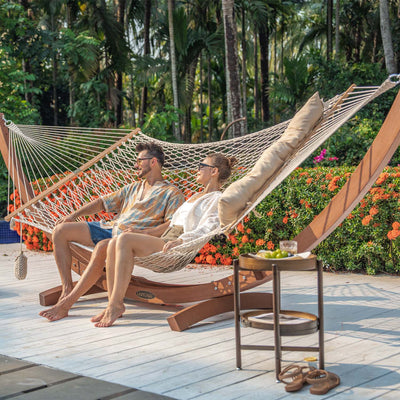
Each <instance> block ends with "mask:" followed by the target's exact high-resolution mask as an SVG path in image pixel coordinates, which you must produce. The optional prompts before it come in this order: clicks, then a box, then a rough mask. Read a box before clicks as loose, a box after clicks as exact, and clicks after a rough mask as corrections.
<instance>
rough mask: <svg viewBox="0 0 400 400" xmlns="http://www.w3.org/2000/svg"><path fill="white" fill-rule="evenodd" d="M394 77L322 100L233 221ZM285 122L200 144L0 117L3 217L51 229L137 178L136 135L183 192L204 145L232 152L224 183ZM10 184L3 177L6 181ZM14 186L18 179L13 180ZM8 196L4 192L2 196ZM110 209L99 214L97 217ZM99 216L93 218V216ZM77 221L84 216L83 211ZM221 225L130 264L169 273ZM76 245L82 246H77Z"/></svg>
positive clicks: (240, 172)
mask: <svg viewBox="0 0 400 400" xmlns="http://www.w3.org/2000/svg"><path fill="white" fill-rule="evenodd" d="M398 82H399V76H398V75H395V76H390V77H389V78H388V79H387V80H385V81H384V82H383V83H382V85H381V86H369V87H358V86H355V85H353V86H351V87H350V88H349V89H348V90H347V91H346V92H345V93H343V94H342V95H338V96H335V97H334V98H332V99H330V100H328V101H326V102H324V114H323V117H322V120H321V121H320V123H319V124H318V125H317V126H316V127H315V128H314V130H313V132H312V134H311V135H309V136H308V139H307V140H306V141H305V142H304V143H302V145H301V146H300V147H299V148H298V149H297V150H296V151H295V152H294V153H293V154H292V155H291V156H290V157H289V158H288V159H287V160H285V162H284V164H283V166H282V167H281V168H280V169H279V171H278V173H276V174H275V175H274V176H272V178H271V179H270V181H269V182H268V185H267V188H266V189H265V190H264V192H263V193H261V195H260V196H259V197H258V199H257V200H256V201H254V202H253V203H251V204H248V206H247V207H246V209H245V210H244V212H243V215H241V216H240V217H239V218H238V219H237V221H236V222H235V223H234V224H232V225H231V226H230V229H233V228H234V227H235V226H236V225H237V224H238V223H239V222H240V220H241V219H242V218H243V217H244V216H245V215H247V214H248V213H249V212H250V211H252V210H254V208H255V207H256V206H257V204H259V203H260V202H261V201H262V199H264V198H265V196H267V195H268V194H269V193H270V192H271V191H272V190H273V189H274V188H275V187H276V186H278V185H279V184H280V183H281V182H282V181H283V180H284V179H285V178H286V177H287V176H288V175H289V174H290V173H291V172H292V171H293V170H294V169H295V168H296V167H298V166H299V165H300V164H301V163H302V162H303V161H304V160H305V159H306V158H308V157H309V156H310V155H311V154H312V153H313V152H314V151H315V150H316V149H318V147H319V146H321V145H322V144H323V142H324V141H326V140H327V139H328V138H329V137H330V136H331V135H332V134H333V133H334V132H335V131H336V130H337V129H338V128H339V127H341V126H342V125H343V124H344V123H345V122H346V121H347V120H348V119H349V118H351V117H352V116H353V115H354V114H355V113H356V112H357V111H358V110H360V109H361V108H362V107H363V106H365V105H366V104H367V103H369V102H370V101H371V100H372V99H374V98H375V97H377V96H379V95H380V94H382V93H384V92H385V91H387V90H389V89H391V88H393V87H394V86H396V85H397V84H398ZM289 122H290V121H286V122H282V123H280V124H278V125H275V126H273V127H270V128H267V129H263V130H261V131H259V132H255V133H251V134H248V135H245V136H242V137H239V138H234V139H230V140H225V141H220V142H212V143H202V144H175V143H167V142H163V141H160V140H157V139H154V138H151V137H149V136H146V135H145V134H143V133H142V132H141V131H140V130H139V129H137V130H135V131H131V130H127V129H102V128H99V129H96V128H77V127H54V126H28V125H16V124H14V123H13V122H11V121H6V124H5V125H6V126H7V127H8V130H9V140H10V143H9V149H12V151H11V150H10V154H9V158H10V163H11V162H12V161H13V160H12V158H13V157H14V158H15V160H18V161H19V163H20V165H21V169H22V171H23V174H25V182H26V186H25V187H16V186H15V185H14V184H12V186H10V188H9V194H14V196H12V197H13V198H14V203H13V206H14V207H11V209H13V208H14V211H12V212H10V213H9V215H8V216H7V217H6V219H8V220H10V219H11V218H13V219H14V220H16V221H18V222H20V223H25V224H28V225H31V226H33V227H37V228H39V229H41V230H43V231H45V232H50V233H51V232H52V230H53V228H54V226H55V223H56V221H57V220H58V219H60V218H61V217H62V216H64V215H68V214H70V213H71V212H72V211H73V210H75V209H77V208H79V207H81V206H82V205H83V204H84V203H87V202H89V201H91V200H93V199H96V198H98V197H99V196H104V195H105V194H107V193H111V192H114V191H116V190H118V189H119V188H121V187H122V186H124V185H126V184H129V183H131V182H133V181H135V180H137V173H136V170H135V169H134V164H135V160H136V157H137V154H136V151H135V146H136V144H137V143H139V142H147V141H153V142H156V143H158V144H160V145H161V146H162V147H163V149H164V152H165V158H166V163H165V166H164V169H163V175H164V178H165V179H166V180H167V181H170V182H172V183H174V184H175V185H176V186H178V187H179V188H180V189H181V190H182V192H183V193H184V194H185V196H186V197H189V196H190V195H191V194H192V193H194V192H197V191H198V190H199V189H200V185H199V184H198V183H197V182H196V180H195V176H196V173H197V167H198V163H199V161H201V160H202V159H203V158H205V157H206V156H207V155H208V154H209V153H210V152H221V153H224V154H226V155H233V156H235V157H236V158H237V159H238V161H239V162H238V168H237V169H236V171H235V172H234V173H233V175H232V177H231V179H230V181H229V182H228V183H227V185H229V183H231V182H233V181H235V180H237V179H239V178H241V177H243V176H244V175H245V174H246V173H247V172H248V171H250V170H251V168H252V167H253V166H254V164H255V163H256V161H257V160H258V159H259V158H260V156H261V154H262V153H263V152H264V151H265V150H266V149H267V148H269V147H270V146H271V145H272V144H273V143H275V142H276V141H277V140H278V139H279V138H280V137H281V135H282V134H283V132H284V131H285V129H286V127H287V126H288V124H289ZM10 173H11V179H12V181H13V182H21V181H22V179H19V178H21V177H20V176H17V175H18V174H19V173H20V174H22V173H21V172H18V169H13V170H12V171H11V172H10ZM10 185H11V184H10ZM17 186H18V185H17ZM23 190H24V191H25V192H30V193H32V194H34V195H35V197H34V198H33V199H32V200H29V201H28V202H26V203H25V204H22V205H21V204H20V203H19V202H20V199H19V198H18V196H16V193H17V192H19V193H21V191H23ZM9 197H10V196H9ZM111 217H112V216H109V215H106V214H105V213H103V214H102V215H101V216H100V218H103V219H109V218H111ZM96 219H99V218H96ZM81 220H84V219H83V218H82V219H81ZM221 233H222V229H221V228H217V229H216V230H214V231H213V232H210V233H209V234H207V235H204V236H203V237H201V238H198V239H196V240H194V241H192V242H189V243H186V244H183V245H181V246H178V247H176V248H174V249H173V250H172V251H170V252H168V253H155V254H152V255H150V256H147V257H143V258H136V259H135V264H137V265H140V266H143V267H146V268H149V269H151V270H153V271H155V272H171V271H176V270H179V269H181V268H183V267H185V266H186V265H187V264H189V263H190V262H191V261H192V260H193V258H194V257H195V256H196V254H197V253H198V251H199V250H200V249H201V248H202V247H203V246H204V245H205V244H206V243H207V242H208V241H209V240H210V239H211V238H212V237H213V236H215V235H216V234H221ZM82 247H84V246H82Z"/></svg>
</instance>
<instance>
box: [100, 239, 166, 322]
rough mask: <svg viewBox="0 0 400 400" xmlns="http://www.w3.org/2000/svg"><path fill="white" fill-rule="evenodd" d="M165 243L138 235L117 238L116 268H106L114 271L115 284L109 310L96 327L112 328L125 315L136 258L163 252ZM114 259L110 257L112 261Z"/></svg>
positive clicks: (111, 266) (110, 266) (108, 266)
mask: <svg viewBox="0 0 400 400" xmlns="http://www.w3.org/2000/svg"><path fill="white" fill-rule="evenodd" d="M163 246H164V241H163V240H162V239H160V238H158V237H154V236H149V235H141V234H137V233H123V234H121V235H120V236H118V237H117V241H116V245H115V266H113V265H108V264H107V267H106V268H110V270H111V271H112V270H115V271H114V284H113V286H112V289H111V290H112V292H111V296H110V300H109V303H108V306H107V308H106V309H105V311H104V313H103V317H102V319H101V320H100V321H99V322H97V323H96V324H95V326H96V327H100V328H103V327H108V326H111V325H112V324H113V323H114V322H115V321H116V319H117V318H118V317H119V316H120V315H121V314H123V313H124V311H125V306H124V297H125V293H126V290H127V289H128V285H129V282H130V280H131V275H132V271H133V267H134V259H135V256H138V257H144V256H147V255H149V254H152V253H155V252H157V251H161V250H162V248H163ZM107 261H110V262H111V261H112V258H111V257H110V260H107Z"/></svg>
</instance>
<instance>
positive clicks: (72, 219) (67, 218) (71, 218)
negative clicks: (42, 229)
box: [56, 215, 76, 226]
mask: <svg viewBox="0 0 400 400" xmlns="http://www.w3.org/2000/svg"><path fill="white" fill-rule="evenodd" d="M75 220H76V218H75V217H74V216H72V215H66V216H65V217H62V218H61V219H59V220H58V221H57V222H56V226H57V225H59V224H63V223H64V222H75Z"/></svg>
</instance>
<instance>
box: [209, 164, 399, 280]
mask: <svg viewBox="0 0 400 400" xmlns="http://www.w3.org/2000/svg"><path fill="white" fill-rule="evenodd" d="M353 170H354V167H334V168H330V167H318V168H308V169H302V168H299V169H297V170H295V171H294V172H293V173H292V174H291V175H290V176H289V177H288V178H287V179H286V180H285V182H283V183H282V184H281V185H279V186H278V187H277V188H276V189H275V190H274V191H273V192H272V193H271V194H270V195H268V196H267V197H266V198H265V199H264V200H263V201H262V202H261V203H260V204H259V205H258V206H257V208H256V211H255V213H251V215H250V218H247V219H246V220H245V222H244V223H243V224H240V225H239V226H238V230H237V231H236V232H235V233H234V234H232V235H231V236H230V237H229V239H228V240H227V242H226V244H224V246H226V247H224V248H223V253H225V254H233V255H236V256H237V255H238V254H239V253H246V252H250V251H257V250H259V249H261V248H267V247H268V248H270V249H271V248H274V247H275V248H276V246H277V245H278V244H279V241H280V240H283V239H292V238H293V237H295V236H296V235H297V234H298V233H300V232H301V231H302V230H303V229H304V228H305V227H306V226H307V225H308V224H309V223H310V222H312V220H313V219H314V217H315V216H316V215H318V214H319V213H320V212H321V211H322V210H323V209H324V208H325V206H326V205H327V204H328V203H329V201H330V200H331V198H332V197H333V196H334V195H335V194H336V193H337V192H338V191H339V190H340V188H341V187H342V186H343V184H344V183H345V182H346V181H347V179H348V178H349V176H350V175H351V173H352V171H353ZM399 184H400V168H398V167H395V168H389V167H388V168H386V169H385V171H384V172H383V173H382V174H381V175H380V177H379V178H378V180H377V181H376V183H375V185H374V186H373V187H372V188H371V190H370V191H369V192H368V194H367V195H366V196H365V197H364V199H363V200H362V201H361V202H360V204H359V205H358V206H357V207H356V208H355V209H354V210H353V212H352V213H351V214H350V215H349V216H348V217H347V218H346V219H345V220H344V221H343V222H342V223H341V224H340V226H339V227H338V228H336V230H335V231H334V232H333V233H332V234H331V235H330V236H328V238H326V239H325V240H324V241H323V242H322V243H320V244H319V245H318V246H317V247H316V248H315V250H314V253H315V254H316V255H317V256H318V257H319V258H320V259H321V260H323V262H324V265H325V267H327V268H329V269H331V270H348V271H359V272H361V271H362V272H366V273H368V274H376V273H378V272H388V273H398V272H399V270H400V264H399V261H400V248H399V246H400V239H398V238H397V237H398V236H399V235H400V230H399V228H400V223H399V222H398V221H400V210H399V198H400V197H399V196H400V194H399V191H398V188H399ZM214 244H215V243H214Z"/></svg>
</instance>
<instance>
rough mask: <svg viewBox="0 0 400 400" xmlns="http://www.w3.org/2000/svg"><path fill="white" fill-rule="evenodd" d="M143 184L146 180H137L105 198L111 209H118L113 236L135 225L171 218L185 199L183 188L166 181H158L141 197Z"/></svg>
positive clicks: (155, 223)
mask: <svg viewBox="0 0 400 400" xmlns="http://www.w3.org/2000/svg"><path fill="white" fill-rule="evenodd" d="M143 188H144V182H134V183H132V184H130V185H127V186H124V187H123V188H122V189H120V190H118V191H117V192H114V193H111V194H109V195H106V196H104V197H103V198H102V200H103V204H104V208H105V210H106V211H107V212H116V213H118V215H117V217H116V218H115V219H114V220H113V221H112V222H111V223H112V228H113V231H112V234H113V236H116V235H118V234H120V233H121V232H122V231H123V230H125V229H127V228H128V227H131V226H133V227H135V228H136V229H145V228H150V227H153V226H158V225H161V224H163V223H164V222H167V221H170V220H171V218H172V216H173V214H174V213H175V211H176V210H177V209H178V208H179V206H180V205H181V204H182V203H183V202H184V201H185V199H184V197H183V194H182V193H181V192H180V190H179V189H178V188H177V187H175V186H174V185H172V184H171V183H167V182H165V181H157V182H156V183H155V184H154V185H153V186H151V187H150V188H149V189H148V190H147V192H146V193H145V196H144V197H143V199H142V200H139V198H140V197H141V193H142V191H143Z"/></svg>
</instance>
